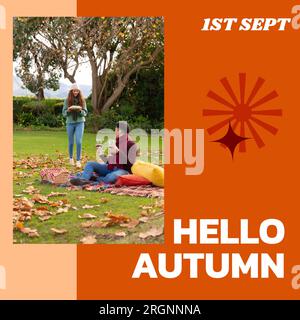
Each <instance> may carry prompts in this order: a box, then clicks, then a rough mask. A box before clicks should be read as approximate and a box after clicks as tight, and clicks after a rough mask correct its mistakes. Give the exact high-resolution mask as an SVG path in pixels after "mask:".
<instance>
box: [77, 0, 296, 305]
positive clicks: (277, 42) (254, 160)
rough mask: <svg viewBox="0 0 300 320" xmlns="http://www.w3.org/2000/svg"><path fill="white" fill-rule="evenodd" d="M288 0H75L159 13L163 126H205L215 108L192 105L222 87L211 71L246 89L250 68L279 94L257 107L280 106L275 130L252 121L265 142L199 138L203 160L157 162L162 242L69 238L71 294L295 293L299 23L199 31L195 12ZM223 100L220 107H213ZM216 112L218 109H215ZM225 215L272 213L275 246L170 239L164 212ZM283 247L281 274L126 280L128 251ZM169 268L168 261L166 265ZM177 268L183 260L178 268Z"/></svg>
mask: <svg viewBox="0 0 300 320" xmlns="http://www.w3.org/2000/svg"><path fill="white" fill-rule="evenodd" d="M295 4H297V2H295V1H284V2H283V1H281V2H274V1H242V2H241V1H201V2H200V1H196V0H195V1H184V2H173V3H167V2H162V1H156V0H155V1H151V2H147V3H145V2H141V1H130V2H128V1H119V0H115V1H114V2H98V1H92V0H84V1H83V0H78V15H79V16H91V15H99V16H123V15H126V16H139V15H145V16H150V15H155V16H164V17H165V126H166V128H168V129H172V128H182V129H183V128H207V127H209V126H211V125H213V124H215V123H216V122H217V120H218V117H205V118H204V117H202V109H203V108H210V107H214V108H216V107H220V109H221V108H222V107H221V106H219V105H218V104H217V103H215V102H213V101H212V100H210V99H208V98H207V97H206V94H207V92H208V91H209V90H210V89H211V90H214V91H216V92H218V93H220V94H222V96H224V95H225V94H224V91H222V90H223V88H222V86H221V84H220V82H219V80H220V79H221V78H223V77H224V76H226V77H228V79H229V81H230V83H232V84H233V87H234V89H235V90H236V89H237V88H238V73H239V72H246V74H247V84H246V95H247V94H249V90H250V87H252V86H253V85H254V82H255V80H256V78H257V77H258V76H260V77H262V78H264V79H266V82H265V84H264V85H263V87H262V89H261V91H260V94H267V93H269V92H270V91H271V90H273V89H275V90H276V91H277V92H278V94H279V97H278V98H277V99H274V100H272V101H271V102H270V103H268V104H266V105H265V106H266V109H268V108H272V109H277V108H281V109H283V117H280V118H278V119H276V117H274V120H273V119H272V118H270V117H267V119H268V120H270V121H268V122H270V123H271V124H274V125H275V126H276V127H278V128H279V132H278V133H277V135H276V136H272V135H271V134H269V133H268V132H265V131H263V130H259V132H260V133H261V135H262V138H263V140H264V142H265V143H266V146H265V147H264V148H262V149H258V148H257V147H256V145H255V144H254V142H253V141H250V142H249V143H247V152H246V153H238V152H237V153H236V154H235V159H234V160H233V161H232V159H231V156H230V154H229V151H228V150H226V149H224V148H221V147H219V145H218V144H216V143H210V142H209V141H211V140H216V139H218V138H221V137H222V135H224V133H225V132H226V130H223V131H222V132H221V131H220V132H218V133H216V134H215V135H213V136H211V137H210V136H208V134H207V133H206V134H205V135H206V138H205V169H204V173H203V174H202V175H200V176H185V174H184V166H179V165H176V166H175V165H168V166H166V186H165V191H166V198H165V202H166V218H165V237H166V244H165V245H145V246H140V245H95V246H83V245H79V246H78V298H79V299H299V298H300V291H299V290H298V291H296V290H293V289H292V287H291V278H292V275H291V272H290V270H291V268H292V266H293V265H295V264H300V253H299V243H300V232H299V227H300V223H299V196H298V192H299V181H300V179H299V178H300V170H299V164H300V153H299V137H300V132H299V119H300V106H299V103H300V100H299V86H300V78H299V74H300V64H299V36H300V30H298V31H295V30H290V28H288V30H286V31H285V32H237V31H233V32H224V31H221V32H201V31H200V29H201V27H202V18H205V17H238V18H242V17H290V16H291V13H290V12H291V8H292V6H293V5H295ZM223 109H224V107H223ZM220 119H223V118H220ZM174 218H182V219H184V220H187V219H188V218H228V219H230V223H231V225H230V227H231V229H230V230H231V232H232V235H236V232H237V230H238V228H237V225H238V221H239V219H240V218H248V219H249V221H250V225H251V228H250V230H251V233H252V234H253V235H256V234H257V229H258V225H259V223H260V222H261V221H262V220H264V219H266V218H278V219H281V220H282V221H283V222H284V224H285V227H286V237H285V240H284V242H283V243H281V244H280V245H276V246H267V245H259V246H255V245H254V246H200V245H198V246H197V245H193V246H190V245H182V246H176V247H175V246H173V245H172V242H173V238H172V237H173V230H172V229H173V219H174ZM209 251H212V252H215V253H216V254H217V253H218V252H227V251H229V252H240V253H241V254H242V255H243V256H244V257H247V254H249V253H251V252H269V253H275V252H284V253H285V259H286V262H285V279H276V278H275V277H274V276H271V278H270V279H264V280H259V279H250V278H249V276H242V277H241V278H240V279H238V280H236V279H231V278H230V277H227V278H225V279H219V280H214V279H211V278H208V277H207V276H205V275H204V274H202V275H200V276H199V278H198V279H188V275H187V272H185V273H184V274H183V275H182V276H180V277H179V278H177V279H162V278H161V279H157V280H156V279H148V278H147V277H143V278H141V279H131V274H132V272H133V270H134V267H135V264H136V262H137V260H138V256H139V254H140V253H141V252H150V253H152V257H153V259H154V260H155V256H156V253H158V252H169V253H171V252H209ZM170 267H171V266H170ZM186 270H187V269H186Z"/></svg>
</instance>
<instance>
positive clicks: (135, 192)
mask: <svg viewBox="0 0 300 320" xmlns="http://www.w3.org/2000/svg"><path fill="white" fill-rule="evenodd" d="M79 174H80V173H77V174H73V175H70V178H72V177H78V176H79ZM42 183H49V184H54V183H53V182H52V181H49V180H48V181H45V180H43V181H42ZM55 185H56V186H59V187H64V188H67V190H86V191H97V192H102V193H110V194H116V195H120V196H122V195H126V196H132V197H145V198H161V197H164V188H162V187H157V186H154V185H138V186H116V185H114V184H104V183H101V182H100V183H99V182H98V181H91V183H90V184H87V185H83V186H74V185H72V184H71V183H70V182H69V181H68V182H66V183H63V184H55Z"/></svg>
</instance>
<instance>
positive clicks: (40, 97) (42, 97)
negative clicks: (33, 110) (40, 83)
mask: <svg viewBox="0 0 300 320" xmlns="http://www.w3.org/2000/svg"><path fill="white" fill-rule="evenodd" d="M36 97H37V99H38V100H45V94H44V89H43V88H39V90H38V92H37V93H36Z"/></svg>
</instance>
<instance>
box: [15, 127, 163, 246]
mask: <svg viewBox="0 0 300 320" xmlns="http://www.w3.org/2000/svg"><path fill="white" fill-rule="evenodd" d="M95 144H96V135H95V134H91V133H85V135H84V141H83V156H84V158H85V159H89V160H93V159H95ZM153 153H154V158H155V159H156V160H157V162H159V155H160V152H159V151H158V145H157V146H156V148H155V150H153ZM59 154H61V155H62V156H61V157H62V158H63V159H65V166H66V167H68V156H67V136H66V133H65V132H59V131H57V132H55V131H51V132H50V131H48V132H47V131H15V132H14V159H15V160H20V159H25V158H27V157H36V158H35V159H40V158H42V157H46V158H49V159H53V160H54V161H55V159H56V158H57V157H58V155H59ZM148 156H149V154H148V153H147V152H146V153H144V154H142V155H141V157H142V159H144V160H147V157H148ZM37 161H38V160H37ZM41 167H42V166H41ZM41 167H39V166H38V167H37V168H35V169H28V168H27V169H26V168H25V169H24V168H22V167H17V168H16V169H15V170H14V171H15V175H14V196H15V198H18V197H27V198H28V199H30V198H31V197H32V196H31V195H28V194H24V193H23V190H24V189H26V187H28V186H29V185H32V186H34V187H35V188H37V189H39V190H40V192H39V193H40V194H42V195H47V194H49V193H51V192H63V193H67V194H66V196H60V197H53V198H50V199H49V200H52V201H57V200H62V199H65V201H67V202H68V203H69V204H71V206H72V207H77V209H78V210H73V209H71V208H70V209H69V211H68V212H66V213H60V214H57V215H53V216H52V217H51V218H50V219H49V220H47V221H44V222H42V221H40V220H39V219H38V217H37V216H32V219H31V220H28V221H26V222H25V223H24V225H25V227H29V228H32V229H37V231H38V233H39V235H40V236H39V237H36V238H30V237H28V235H26V234H23V233H21V232H20V231H18V230H14V243H18V244H21V243H79V242H80V239H82V238H83V237H85V236H87V235H95V236H96V238H97V243H140V244H142V243H162V242H163V241H164V238H163V235H161V236H158V237H150V238H147V239H146V240H143V239H141V238H139V233H140V232H145V231H147V230H149V229H151V228H152V227H157V228H159V227H160V226H162V225H163V219H164V218H163V215H160V216H155V212H159V211H161V208H158V207H155V202H156V200H155V199H149V198H139V197H129V196H118V195H111V194H104V193H99V192H89V191H82V190H80V191H77V190H76V191H68V190H66V189H65V188H61V187H55V186H52V185H46V184H41V183H40V177H39V172H40V170H41ZM68 168H69V169H70V167H68ZM17 172H22V173H26V174H29V175H30V176H29V177H24V178H23V177H17V175H16V174H17ZM82 197H84V198H82ZM101 198H107V199H108V202H107V203H101V202H100V199H101ZM84 205H99V207H94V208H92V209H83V208H82V207H83V206H84ZM38 206H43V205H42V204H35V207H38ZM141 206H153V208H154V209H153V212H152V213H151V214H150V219H149V221H148V222H146V223H140V224H139V225H138V226H136V227H135V228H132V229H128V228H124V227H120V226H119V225H117V226H113V227H108V228H82V227H81V223H82V222H85V221H90V220H85V219H80V218H79V217H78V216H79V215H82V214H84V213H91V214H93V215H96V216H97V218H96V219H94V220H96V221H97V220H99V219H102V218H104V217H105V213H106V212H108V211H111V212H113V213H116V214H124V215H126V216H129V217H130V218H133V219H138V218H139V217H140V216H141V211H142V209H141V208H140V207H141ZM56 210H57V208H52V207H49V211H51V212H55V211H56ZM50 228H57V229H66V230H67V233H65V234H62V235H55V234H53V232H52V231H51V230H50ZM118 231H125V232H126V234H127V235H126V237H123V238H120V237H117V236H115V233H116V232H118Z"/></svg>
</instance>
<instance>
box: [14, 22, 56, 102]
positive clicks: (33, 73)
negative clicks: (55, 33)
mask: <svg viewBox="0 0 300 320" xmlns="http://www.w3.org/2000/svg"><path fill="white" fill-rule="evenodd" d="M24 20H25V21H24ZM37 23H39V20H36V18H15V19H14V53H13V56H14V60H17V61H18V67H17V68H16V73H17V75H18V76H19V77H20V78H21V80H22V82H23V84H24V86H25V87H26V88H27V89H28V90H30V91H31V92H32V93H34V94H35V95H36V97H37V98H38V99H39V100H42V99H44V98H45V96H44V89H52V90H57V89H58V88H59V78H60V77H61V74H60V72H59V71H58V70H57V68H56V66H55V63H54V60H53V56H52V55H51V54H49V52H48V51H47V50H46V49H45V48H44V46H43V45H41V44H40V43H38V42H36V41H35V40H34V38H35V35H36V26H37Z"/></svg>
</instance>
